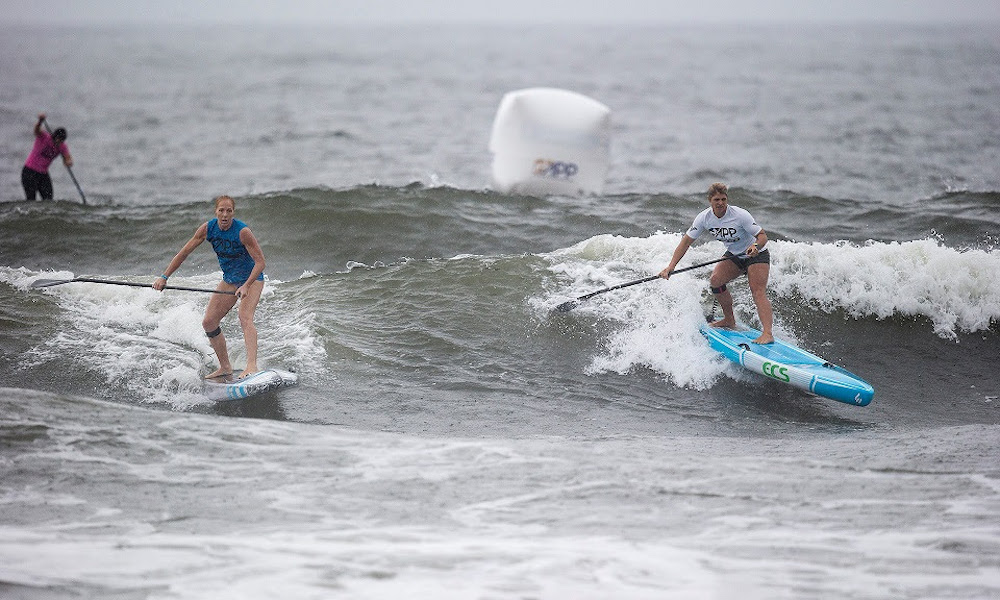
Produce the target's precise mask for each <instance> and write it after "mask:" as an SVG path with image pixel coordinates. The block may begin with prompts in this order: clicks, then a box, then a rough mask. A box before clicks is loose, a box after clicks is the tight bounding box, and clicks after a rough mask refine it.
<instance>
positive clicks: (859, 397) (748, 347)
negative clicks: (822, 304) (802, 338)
mask: <svg viewBox="0 0 1000 600" xmlns="http://www.w3.org/2000/svg"><path fill="white" fill-rule="evenodd" d="M701 333H702V335H704V336H705V338H706V339H708V343H709V345H710V346H711V347H712V349H713V350H715V351H716V352H719V353H720V354H722V355H723V356H725V357H726V358H728V359H729V360H731V361H733V362H734V363H736V364H738V365H740V366H742V367H743V368H745V369H747V370H748V371H752V372H754V373H761V374H763V375H766V376H767V377H770V378H771V379H776V380H778V381H781V382H783V383H787V384H788V385H791V386H794V387H797V388H799V389H803V390H805V391H807V392H811V393H813V394H816V395H817V396H822V397H824V398H829V399H831V400H837V401H839V402H844V403H847V404H853V405H855V406H867V405H868V403H869V402H871V401H872V398H873V397H874V396H875V388H873V387H872V386H871V384H869V383H868V382H867V381H865V380H864V379H861V378H860V377H858V376H857V375H855V374H854V373H851V372H850V371H848V370H847V369H844V368H843V367H838V366H837V365H834V364H832V363H830V362H828V361H826V360H823V359H822V358H820V357H818V356H816V355H815V354H812V353H810V352H806V351H805V350H802V349H801V348H798V347H796V346H793V345H791V344H788V343H786V342H782V341H781V340H775V341H774V343H773V344H755V343H753V341H754V340H755V339H757V336H759V335H760V331H757V330H756V329H753V328H751V327H744V326H740V327H739V328H737V329H722V328H720V327H712V326H711V325H708V324H705V325H702V326H701Z"/></svg>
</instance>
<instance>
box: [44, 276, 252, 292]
mask: <svg viewBox="0 0 1000 600" xmlns="http://www.w3.org/2000/svg"><path fill="white" fill-rule="evenodd" d="M64 283H106V284H109V285H127V286H129V287H142V288H152V287H153V284H151V283H133V282H131V281H112V280H110V279H94V278H93V277H74V278H73V279H37V280H35V281H32V282H31V287H35V288H43V287H52V286H54V285H62V284H64ZM163 289H165V290H181V291H184V292H205V293H206V294H226V295H227V296H232V295H233V294H235V293H236V292H227V291H225V290H208V289H205V288H192V287H182V286H179V285H168V286H166V287H164V288H163Z"/></svg>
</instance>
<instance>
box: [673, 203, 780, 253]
mask: <svg viewBox="0 0 1000 600" xmlns="http://www.w3.org/2000/svg"><path fill="white" fill-rule="evenodd" d="M763 230H764V228H763V227H761V226H760V225H758V224H757V222H756V221H754V219H753V216H751V215H750V212H749V211H747V210H744V209H742V208H740V207H738V206H733V205H732V204H730V205H729V206H727V207H726V214H724V215H722V217H717V216H715V213H714V212H712V208H711V207H709V208H706V209H705V210H703V211H702V212H700V213H698V216H697V217H695V218H694V223H692V224H691V227H690V228H689V229H688V230H687V235H688V237H690V238H691V239H693V240H696V239H698V236H700V235H701V234H702V233H704V232H706V231H707V232H709V233H711V234H712V235H714V236H715V239H717V240H719V241H720V242H722V243H723V244H725V245H726V250H729V251H730V252H732V253H733V254H736V255H739V254H743V253H744V252H746V251H747V249H748V248H749V247H750V245H751V244H753V243H754V240H755V238H756V236H757V234H758V233H760V232H761V231H763Z"/></svg>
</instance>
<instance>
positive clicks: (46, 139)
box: [24, 131, 69, 173]
mask: <svg viewBox="0 0 1000 600" xmlns="http://www.w3.org/2000/svg"><path fill="white" fill-rule="evenodd" d="M64 152H65V153H69V146H67V145H66V142H63V143H61V144H59V147H58V148H56V145H55V143H53V141H52V136H51V135H49V133H48V132H47V131H43V132H41V133H40V134H39V135H38V136H36V137H35V145H34V146H32V148H31V154H29V155H28V160H26V161H25V162H24V166H26V167H28V168H29V169H31V170H32V171H37V172H38V173H48V172H49V165H50V164H52V161H53V160H55V159H56V157H57V156H59V155H60V154H62V153H64Z"/></svg>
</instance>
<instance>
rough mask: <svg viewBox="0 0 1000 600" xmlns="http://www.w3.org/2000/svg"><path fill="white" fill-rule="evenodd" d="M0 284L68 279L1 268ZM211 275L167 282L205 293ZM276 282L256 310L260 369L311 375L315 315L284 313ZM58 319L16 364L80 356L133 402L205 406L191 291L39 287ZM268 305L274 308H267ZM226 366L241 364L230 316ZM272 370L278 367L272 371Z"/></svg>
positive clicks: (316, 358) (316, 352)
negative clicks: (61, 314)
mask: <svg viewBox="0 0 1000 600" xmlns="http://www.w3.org/2000/svg"><path fill="white" fill-rule="evenodd" d="M0 277H3V278H4V279H5V280H7V281H8V282H10V283H11V284H12V285H15V286H17V287H20V288H23V289H26V290H27V289H30V287H31V283H32V282H33V281H35V280H37V279H43V278H44V279H72V278H73V274H72V273H67V272H56V273H33V272H31V271H29V270H25V269H20V270H14V269H5V270H4V271H3V273H0ZM218 277H219V276H218V274H209V275H199V276H191V277H179V278H172V281H171V283H172V284H174V285H182V286H186V287H198V288H206V289H213V288H214V286H215V284H216V283H217V281H218ZM280 285H281V282H280V281H273V280H269V281H268V282H267V283H266V285H265V287H264V292H263V294H262V296H261V303H260V306H259V307H258V310H257V327H258V335H259V338H258V339H259V345H260V349H259V352H260V354H261V360H259V363H258V364H259V365H260V366H261V367H267V366H280V367H283V368H288V367H289V366H294V367H296V368H311V367H314V366H316V365H317V364H319V363H320V362H322V359H323V357H324V356H325V350H324V348H323V346H322V344H321V343H320V341H319V340H318V337H317V336H316V334H315V333H314V328H315V323H314V321H315V316H314V315H313V314H312V313H310V312H309V311H307V310H303V309H301V308H296V307H294V306H286V305H285V301H284V299H283V298H282V297H281V296H280V295H276V294H275V289H276V286H280ZM36 293H40V294H45V295H46V296H48V297H49V298H51V299H52V301H54V302H55V303H57V304H58V305H59V307H60V309H61V310H62V311H63V312H64V317H63V318H62V319H61V320H60V321H59V323H58V326H57V327H56V328H55V331H54V333H53V334H52V337H51V338H49V339H48V340H47V341H45V342H43V343H42V344H40V345H39V346H37V347H35V348H33V349H32V351H31V352H29V355H28V356H27V357H25V359H24V363H25V364H26V365H30V364H42V363H44V362H46V361H50V360H53V359H54V358H56V357H59V356H80V357H86V358H87V360H88V362H87V364H86V365H85V368H87V369H88V370H91V371H97V372H99V373H100V374H101V375H102V376H103V377H104V378H105V379H106V380H107V382H108V383H109V384H111V385H113V386H118V387H121V388H124V389H126V390H129V393H130V395H131V396H133V397H134V398H137V399H139V400H142V401H147V402H167V403H170V404H172V405H174V406H175V407H178V408H187V407H189V406H191V405H194V404H200V403H204V402H206V399H205V397H204V396H202V395H201V393H200V392H201V388H202V380H201V374H202V373H203V372H205V371H207V370H210V369H211V368H214V367H215V365H216V362H215V356H214V354H213V351H212V349H211V346H210V345H209V343H208V340H207V338H206V337H205V333H204V331H203V329H202V327H201V321H202V317H203V315H204V311H205V305H206V303H207V299H206V298H204V297H200V296H199V295H196V294H195V293H193V292H185V291H177V290H174V291H170V290H168V291H165V292H163V293H160V292H156V291H154V290H152V289H147V288H136V287H125V286H116V285H105V284H95V283H84V282H78V283H69V284H64V285H60V286H55V287H49V288H40V289H38V290H37V291H36ZM269 305H277V306H274V308H270V306H269ZM222 329H223V331H224V333H225V335H226V338H227V342H228V347H229V353H230V359H231V361H232V363H233V364H234V365H235V366H239V365H241V364H245V363H246V355H245V348H244V346H243V335H242V331H241V329H240V326H239V323H238V320H237V319H236V313H235V310H234V311H233V312H232V313H230V315H229V316H228V317H227V318H226V319H225V320H224V321H223V324H222ZM273 363H278V364H277V365H275V364H273Z"/></svg>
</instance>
